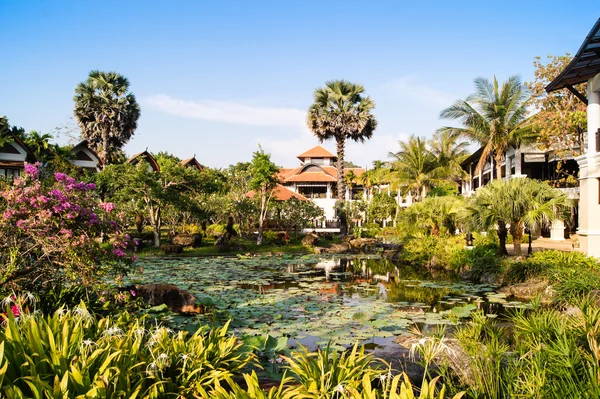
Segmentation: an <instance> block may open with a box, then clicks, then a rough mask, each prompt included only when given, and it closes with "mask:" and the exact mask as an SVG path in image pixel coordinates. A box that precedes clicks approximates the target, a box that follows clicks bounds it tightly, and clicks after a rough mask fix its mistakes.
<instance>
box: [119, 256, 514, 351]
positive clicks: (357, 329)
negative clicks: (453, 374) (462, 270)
mask: <svg viewBox="0 0 600 399" xmlns="http://www.w3.org/2000/svg"><path fill="white" fill-rule="evenodd" d="M138 266H139V267H140V271H138V272H136V273H135V274H132V275H130V276H129V277H128V278H127V279H128V280H129V281H128V282H131V283H170V284H175V285H177V286H178V287H179V288H181V289H184V290H187V291H190V292H191V293H193V294H194V295H195V296H196V297H197V298H203V297H206V296H209V297H210V298H212V300H213V301H214V302H215V304H216V308H217V309H218V312H217V315H218V318H219V320H220V321H225V320H227V319H231V320H232V322H231V329H232V330H233V331H234V332H235V333H236V334H239V335H240V336H242V335H250V336H253V335H262V334H269V335H270V336H272V337H275V338H281V339H284V338H283V337H287V343H288V346H291V347H293V346H297V344H302V345H304V346H307V347H309V348H311V349H315V348H316V347H317V346H321V347H322V346H325V345H327V344H328V342H330V341H331V344H332V346H333V347H334V348H338V349H342V348H347V347H348V346H350V345H353V344H354V343H355V342H357V341H359V342H361V343H363V344H369V345H368V347H369V348H371V349H373V348H376V347H380V348H381V347H385V346H387V345H391V344H392V342H393V338H394V337H395V336H397V335H402V334H407V333H409V332H410V330H411V328H415V327H417V328H419V329H420V330H421V331H425V330H427V329H429V328H432V327H433V326H436V325H440V324H449V325H454V324H456V323H459V322H461V320H465V318H467V317H469V315H470V313H471V312H472V311H474V310H476V309H482V310H483V311H484V312H485V313H486V314H487V315H488V316H489V317H496V316H498V315H500V314H501V313H502V312H504V311H505V309H506V308H509V307H521V306H524V305H523V304H522V303H520V302H516V301H508V300H507V298H506V297H505V296H504V295H503V294H500V293H497V292H496V291H495V287H494V286H492V285H485V284H472V283H469V282H464V281H457V280H452V279H449V278H448V277H447V276H444V275H432V274H431V273H429V272H428V271H427V270H426V269H423V270H415V269H413V268H409V267H406V266H402V265H395V264H393V263H392V262H390V261H389V260H386V259H382V258H380V257H378V256H356V257H350V258H336V257H333V258H332V257H329V258H328V257H323V256H317V255H306V256H292V255H285V256H281V257H276V256H269V257H256V258H243V257H242V258H178V259H162V258H161V259H145V260H141V261H139V262H138ZM207 317H210V316H207ZM168 318H170V321H171V322H172V323H175V325H176V326H177V327H179V328H185V329H190V330H193V329H195V328H196V327H197V326H196V320H195V319H194V318H190V317H187V318H186V317H183V316H176V315H170V316H168ZM208 320H209V321H210V319H208Z"/></svg>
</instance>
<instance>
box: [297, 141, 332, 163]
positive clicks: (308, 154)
mask: <svg viewBox="0 0 600 399" xmlns="http://www.w3.org/2000/svg"><path fill="white" fill-rule="evenodd" d="M305 158H336V159H337V157H336V156H335V155H333V154H332V153H330V152H329V151H327V150H326V149H325V148H323V147H321V146H320V145H318V146H316V147H313V148H311V149H310V150H308V151H305V152H303V153H302V154H300V155H298V159H299V160H301V161H302V160H303V159H305Z"/></svg>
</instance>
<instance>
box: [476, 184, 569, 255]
mask: <svg viewBox="0 0 600 399" xmlns="http://www.w3.org/2000/svg"><path fill="white" fill-rule="evenodd" d="M571 207H572V203H571V201H570V200H569V199H568V197H567V196H566V194H565V193H563V192H561V191H559V190H556V189H554V188H552V187H550V186H549V185H547V184H546V183H544V182H541V181H539V180H533V179H528V178H521V179H510V180H495V181H493V182H492V183H490V184H488V185H487V186H485V187H483V188H482V189H481V190H478V191H477V194H476V195H475V197H474V198H473V202H472V203H471V205H470V206H469V211H470V212H469V213H470V218H469V220H471V223H472V224H473V227H475V228H481V229H490V228H496V229H498V237H499V239H500V252H501V253H502V254H507V251H506V237H507V233H508V232H509V231H510V235H511V236H512V239H513V244H514V248H515V254H517V255H520V254H521V243H522V242H523V232H524V228H525V227H528V228H530V229H534V228H536V227H539V226H545V225H549V224H550V223H551V222H552V221H553V220H554V219H556V218H559V217H560V218H561V219H564V220H568V218H569V215H570V210H571ZM509 226H510V227H509ZM509 228H510V230H509Z"/></svg>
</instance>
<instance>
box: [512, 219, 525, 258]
mask: <svg viewBox="0 0 600 399" xmlns="http://www.w3.org/2000/svg"><path fill="white" fill-rule="evenodd" d="M510 235H511V236H512V239H513V246H514V248H515V255H521V253H522V252H521V244H522V243H523V224H521V223H520V222H514V221H513V222H511V224H510Z"/></svg>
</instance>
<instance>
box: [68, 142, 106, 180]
mask: <svg viewBox="0 0 600 399" xmlns="http://www.w3.org/2000/svg"><path fill="white" fill-rule="evenodd" d="M71 153H72V154H73V158H71V160H70V161H71V163H72V164H73V165H75V166H79V167H80V168H82V169H85V170H87V171H88V172H92V173H95V172H99V171H100V170H101V169H102V160H101V159H100V157H99V156H98V153H96V151H94V150H92V149H91V148H90V146H89V145H88V142H87V140H83V141H82V142H81V143H79V144H77V145H76V146H75V147H73V149H72V150H71Z"/></svg>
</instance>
